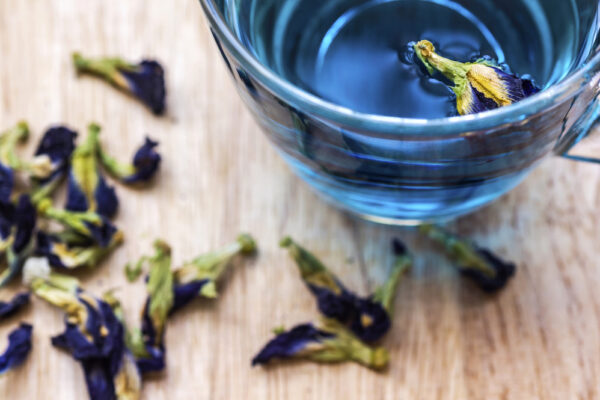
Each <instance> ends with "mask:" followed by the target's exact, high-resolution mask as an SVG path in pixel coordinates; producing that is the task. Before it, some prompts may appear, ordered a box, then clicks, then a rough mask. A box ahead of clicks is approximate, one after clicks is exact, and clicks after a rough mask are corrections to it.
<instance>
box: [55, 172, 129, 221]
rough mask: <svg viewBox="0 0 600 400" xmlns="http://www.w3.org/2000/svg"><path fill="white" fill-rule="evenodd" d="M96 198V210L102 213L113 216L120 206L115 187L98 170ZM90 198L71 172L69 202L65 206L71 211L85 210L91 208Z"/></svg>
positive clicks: (68, 188) (68, 190) (68, 191)
mask: <svg viewBox="0 0 600 400" xmlns="http://www.w3.org/2000/svg"><path fill="white" fill-rule="evenodd" d="M94 200H95V203H96V210H93V211H95V212H97V213H98V214H100V215H103V216H105V217H108V218H110V217H112V216H113V215H114V214H115V213H116V211H117V208H118V207H119V199H118V198H117V195H116V193H115V189H114V187H111V186H109V185H108V184H107V183H106V180H105V179H104V177H103V176H102V175H101V174H100V173H99V172H98V185H97V186H96V189H95V190H94ZM89 207H90V199H88V198H87V196H86V194H85V192H84V191H83V190H82V189H81V187H80V185H79V183H78V182H77V179H76V178H75V176H74V175H73V173H70V174H69V182H68V187H67V204H66V205H65V208H66V209H67V210H69V211H77V212H85V211H92V210H89Z"/></svg>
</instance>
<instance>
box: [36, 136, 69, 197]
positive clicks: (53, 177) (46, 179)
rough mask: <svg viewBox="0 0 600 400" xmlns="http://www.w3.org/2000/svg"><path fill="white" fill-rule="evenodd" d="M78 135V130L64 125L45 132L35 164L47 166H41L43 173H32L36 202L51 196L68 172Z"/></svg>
mask: <svg viewBox="0 0 600 400" xmlns="http://www.w3.org/2000/svg"><path fill="white" fill-rule="evenodd" d="M76 137H77V133H76V132H74V131H72V130H70V129H69V128H66V127H64V126H55V127H52V128H50V129H48V130H47V131H46V133H44V136H43V137H42V140H41V141H40V144H39V145H38V148H37V150H36V152H35V159H34V162H33V164H34V165H38V166H41V165H43V164H44V163H47V168H46V169H44V168H39V169H40V172H41V173H38V174H32V181H33V186H34V189H33V194H32V198H33V201H34V203H37V202H38V201H39V200H41V199H42V198H44V197H48V196H50V195H51V194H52V193H53V192H54V190H55V189H56V188H57V187H58V185H59V184H60V182H61V181H62V179H63V178H64V176H65V175H66V174H67V171H68V168H69V161H70V159H71V154H72V153H73V150H74V149H75V138H76Z"/></svg>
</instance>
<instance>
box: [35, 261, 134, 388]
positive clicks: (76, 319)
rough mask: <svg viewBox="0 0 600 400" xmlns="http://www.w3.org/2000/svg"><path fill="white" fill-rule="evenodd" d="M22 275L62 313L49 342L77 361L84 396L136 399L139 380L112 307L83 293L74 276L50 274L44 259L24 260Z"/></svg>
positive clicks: (40, 295)
mask: <svg viewBox="0 0 600 400" xmlns="http://www.w3.org/2000/svg"><path fill="white" fill-rule="evenodd" d="M24 276H25V277H26V279H27V281H26V282H27V283H28V284H29V285H30V287H31V289H32V291H33V292H34V293H35V294H36V295H37V296H39V297H40V298H42V299H44V300H46V301H48V302H49V303H50V304H53V305H55V306H57V307H59V308H61V309H63V310H64V311H65V313H66V316H65V326H66V328H65V331H64V332H63V333H62V334H60V335H58V336H55V337H53V338H52V344H53V345H54V346H55V347H58V348H61V349H64V350H66V351H68V352H69V353H70V354H71V355H72V356H73V358H75V359H76V360H77V361H79V362H80V363H81V366H82V368H83V371H84V374H85V379H86V385H87V388H88V393H89V396H90V398H91V399H92V400H104V399H139V396H140V390H141V379H140V376H139V373H138V370H137V368H136V367H135V364H134V363H133V359H132V356H131V354H130V353H129V352H128V351H127V349H126V347H125V330H124V328H123V325H122V323H121V321H120V320H119V318H118V317H117V316H116V315H115V312H114V311H113V309H112V307H111V306H110V305H109V304H108V303H106V302H105V301H103V300H100V299H97V298H95V297H93V296H91V295H89V294H87V293H85V292H84V291H83V290H82V289H81V288H80V287H79V283H78V281H77V280H76V279H75V278H71V277H69V276H66V275H60V274H56V273H52V272H50V266H49V265H48V261H47V260H46V259H39V258H37V259H35V258H32V259H30V260H28V262H27V265H26V266H25V273H24Z"/></svg>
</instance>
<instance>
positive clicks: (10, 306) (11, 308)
mask: <svg viewBox="0 0 600 400" xmlns="http://www.w3.org/2000/svg"><path fill="white" fill-rule="evenodd" d="M27 304H29V293H27V292H24V293H19V294H17V295H16V296H14V297H13V298H12V299H11V300H10V301H0V321H2V320H3V319H6V318H8V317H11V316H13V315H15V314H16V313H17V312H18V311H19V310H20V309H22V308H23V307H25V306H26V305H27Z"/></svg>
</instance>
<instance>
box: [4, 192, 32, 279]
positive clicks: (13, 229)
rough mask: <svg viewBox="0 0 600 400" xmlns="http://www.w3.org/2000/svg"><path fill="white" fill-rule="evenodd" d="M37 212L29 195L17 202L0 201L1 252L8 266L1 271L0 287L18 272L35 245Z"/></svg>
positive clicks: (22, 196) (23, 196) (24, 195)
mask: <svg viewBox="0 0 600 400" xmlns="http://www.w3.org/2000/svg"><path fill="white" fill-rule="evenodd" d="M36 220H37V213H36V210H35V207H34V206H33V204H31V200H30V198H29V196H28V195H26V194H23V195H21V196H20V197H19V199H18V201H17V204H13V203H11V202H4V201H0V253H1V254H3V255H4V256H5V257H6V264H7V266H6V268H4V270H3V271H2V272H0V287H2V286H4V285H6V284H7V283H8V282H10V280H11V279H12V278H13V277H14V276H15V275H16V274H18V273H19V272H20V271H21V269H22V267H23V263H24V262H25V259H26V258H27V257H28V256H29V254H30V252H31V249H32V247H33V230H34V229H35V225H36Z"/></svg>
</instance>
